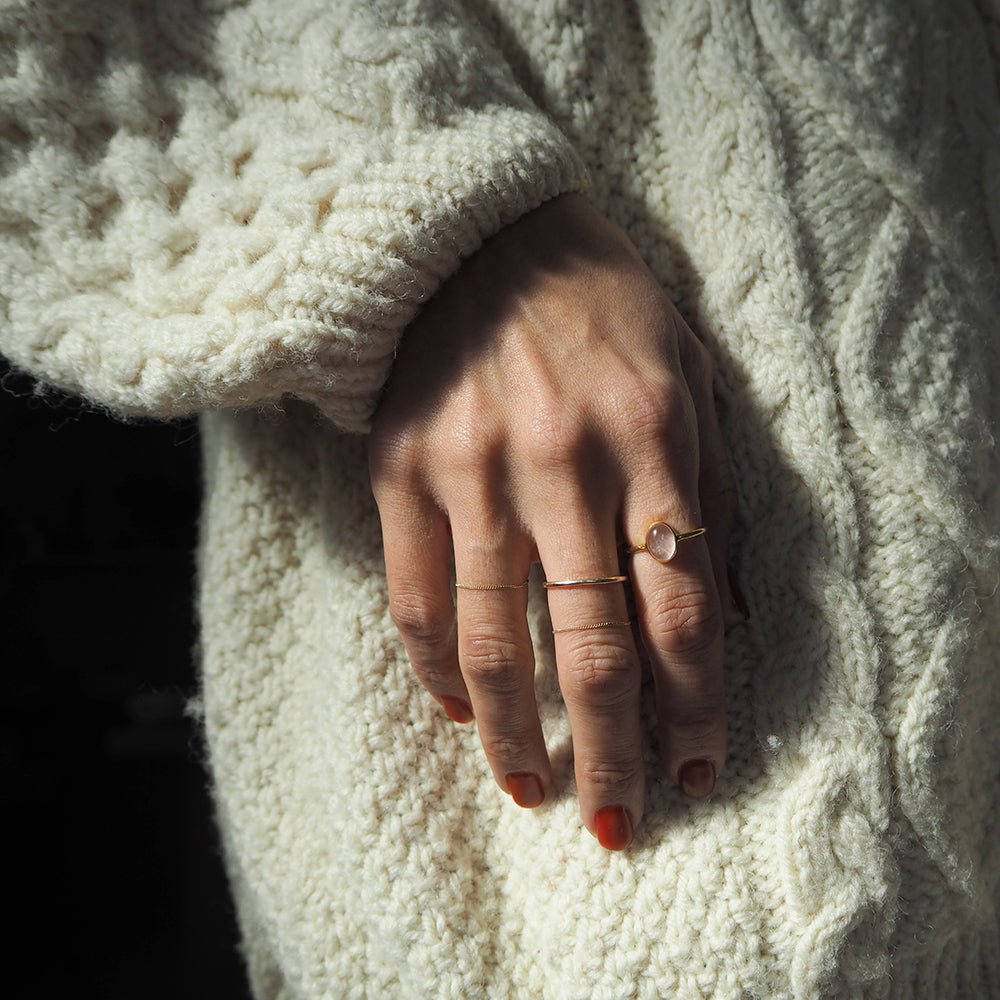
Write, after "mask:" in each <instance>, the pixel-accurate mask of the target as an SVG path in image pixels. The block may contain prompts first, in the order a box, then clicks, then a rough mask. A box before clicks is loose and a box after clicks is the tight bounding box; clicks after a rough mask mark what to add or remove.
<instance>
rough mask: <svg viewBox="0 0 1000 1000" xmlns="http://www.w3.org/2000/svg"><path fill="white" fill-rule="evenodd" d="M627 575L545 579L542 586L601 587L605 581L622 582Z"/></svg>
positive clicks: (550, 587)
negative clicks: (583, 578)
mask: <svg viewBox="0 0 1000 1000" xmlns="http://www.w3.org/2000/svg"><path fill="white" fill-rule="evenodd" d="M627 579H628V577H627V576H595V577H591V578H590V579H587V580H546V581H545V583H544V584H543V586H544V587H545V589H546V590H552V588H553V587H603V586H604V585H605V584H607V583H624V582H625V581H626V580H627Z"/></svg>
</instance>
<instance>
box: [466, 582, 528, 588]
mask: <svg viewBox="0 0 1000 1000" xmlns="http://www.w3.org/2000/svg"><path fill="white" fill-rule="evenodd" d="M527 586H528V581H527V580H525V581H524V583H491V584H488V585H486V586H484V587H477V586H476V585H475V584H472V583H456V584H455V589H456V590H520V589H521V588H522V587H527Z"/></svg>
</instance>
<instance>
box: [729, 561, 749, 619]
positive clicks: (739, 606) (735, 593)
mask: <svg viewBox="0 0 1000 1000" xmlns="http://www.w3.org/2000/svg"><path fill="white" fill-rule="evenodd" d="M726 576H727V577H728V578H729V593H730V594H732V597H733V604H734V605H735V607H736V610H737V611H738V612H739V613H740V614H741V615H742V616H743V620H744V621H749V620H750V609H749V608H748V607H747V599H746V598H745V597H744V596H743V591H742V590H740V585H739V581H738V580H737V579H736V570H734V569H733V567H732V566H728V565H727V566H726Z"/></svg>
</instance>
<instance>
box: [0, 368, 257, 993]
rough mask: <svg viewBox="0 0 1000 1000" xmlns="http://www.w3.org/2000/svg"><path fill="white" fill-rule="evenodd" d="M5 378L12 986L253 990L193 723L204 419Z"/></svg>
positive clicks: (0, 399)
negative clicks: (182, 418)
mask: <svg viewBox="0 0 1000 1000" xmlns="http://www.w3.org/2000/svg"><path fill="white" fill-rule="evenodd" d="M0 385H2V386H3V389H4V390H6V391H2V390H0V484H2V486H0V504H2V506H0V609H2V610H0V627H2V646H0V649H2V651H3V655H2V662H3V686H2V690H3V692H4V700H3V704H4V709H5V711H4V715H5V718H6V722H5V724H4V725H3V727H2V729H0V760H2V762H3V775H4V776H3V779H2V781H0V796H2V800H3V815H4V822H3V825H4V827H5V828H6V831H7V833H6V835H5V837H4V840H5V842H6V844H7V849H6V851H5V852H4V853H5V859H4V860H5V861H6V862H7V865H6V867H7V882H8V885H9V886H11V887H12V891H11V892H7V893H4V903H5V906H4V909H6V910H7V912H8V913H9V914H12V915H13V917H14V921H15V931H14V934H13V937H11V935H10V934H9V932H8V933H6V934H5V938H6V940H5V945H6V946H7V947H6V948H5V951H6V953H7V956H8V958H7V962H6V963H5V964H6V965H7V971H6V972H5V974H4V980H5V990H4V992H5V993H6V995H7V996H16V997H20V996H31V997H38V998H48V997H53V998H55V997H58V998H60V1000H62V998H67V1000H69V998H73V1000H75V998H81V1000H84V998H100V1000H118V998H122V1000H124V998H128V1000H135V998H136V997H142V998H143V1000H160V998H164V1000H166V998H170V1000H176V998H178V997H192V998H196V997H212V998H213V1000H228V998H235V1000H243V998H246V997H247V996H248V995H249V994H248V989H247V987H246V985H245V978H244V974H243V969H242V965H241V960H240V958H239V956H238V953H237V950H236V949H237V945H236V930H235V920H234V916H233V912H232V904H231V902H230V900H229V896H228V893H227V890H226V885H225V879H224V876H223V871H222V863H221V859H220V857H219V849H218V844H217V841H216V836H215V831H214V828H213V826H212V807H211V801H210V798H209V795H208V792H207V778H206V774H205V770H204V768H203V766H202V763H201V761H202V755H203V754H202V747H201V742H200V739H199V735H198V730H197V727H196V726H195V725H194V723H192V722H191V721H190V720H189V719H188V718H187V717H186V715H185V704H186V702H187V699H188V698H189V697H190V696H191V695H192V694H193V693H195V690H196V667H195V652H194V650H195V629H194V617H193V608H192V597H193V577H194V548H195V540H196V530H197V517H198V505H199V457H198V430H197V424H196V423H194V422H186V423H177V424H169V425H166V424H155V423H134V424H129V425H126V424H123V423H119V422H116V421H114V420H112V419H110V418H108V417H106V416H104V415H102V414H100V413H96V412H93V411H90V410H87V409H86V408H84V407H83V406H82V405H81V404H79V403H77V402H75V401H73V400H68V399H65V398H59V399H55V400H53V399H51V398H47V399H40V398H38V397H37V396H35V395H34V387H33V384H32V382H31V380H30V379H27V378H24V377H22V376H18V375H13V374H11V373H10V372H9V371H8V370H7V369H6V368H5V367H3V366H2V363H0ZM28 955H31V956H32V958H31V959H30V960H29V959H28V958H27V956H28ZM39 959H41V961H39ZM18 970H22V971H21V972H18ZM28 970H30V975H29V972H28ZM11 973H13V977H14V984H13V985H14V986H15V990H14V991H13V992H10V991H9V986H10V985H11V980H10V975H11ZM22 976H24V977H26V978H25V980H24V982H23V983H18V980H19V978H21V977H22ZM18 987H19V988H18ZM29 991H30V992H29Z"/></svg>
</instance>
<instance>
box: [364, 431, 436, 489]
mask: <svg viewBox="0 0 1000 1000" xmlns="http://www.w3.org/2000/svg"><path fill="white" fill-rule="evenodd" d="M423 447H424V439H423V434H422V433H421V432H420V431H419V430H418V429H417V428H416V427H413V426H403V427H389V426H384V425H376V427H375V429H374V430H373V431H372V434H371V437H370V439H369V442H368V468H369V473H370V476H371V481H372V487H373V489H374V490H375V491H376V496H377V495H378V494H379V493H381V492H382V491H383V490H387V489H392V488H393V487H394V486H396V487H402V486H405V485H406V484H407V483H408V482H409V481H410V480H411V479H412V478H413V475H414V473H415V471H416V470H417V468H418V467H419V465H420V464H421V461H420V456H421V455H422V453H423Z"/></svg>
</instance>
